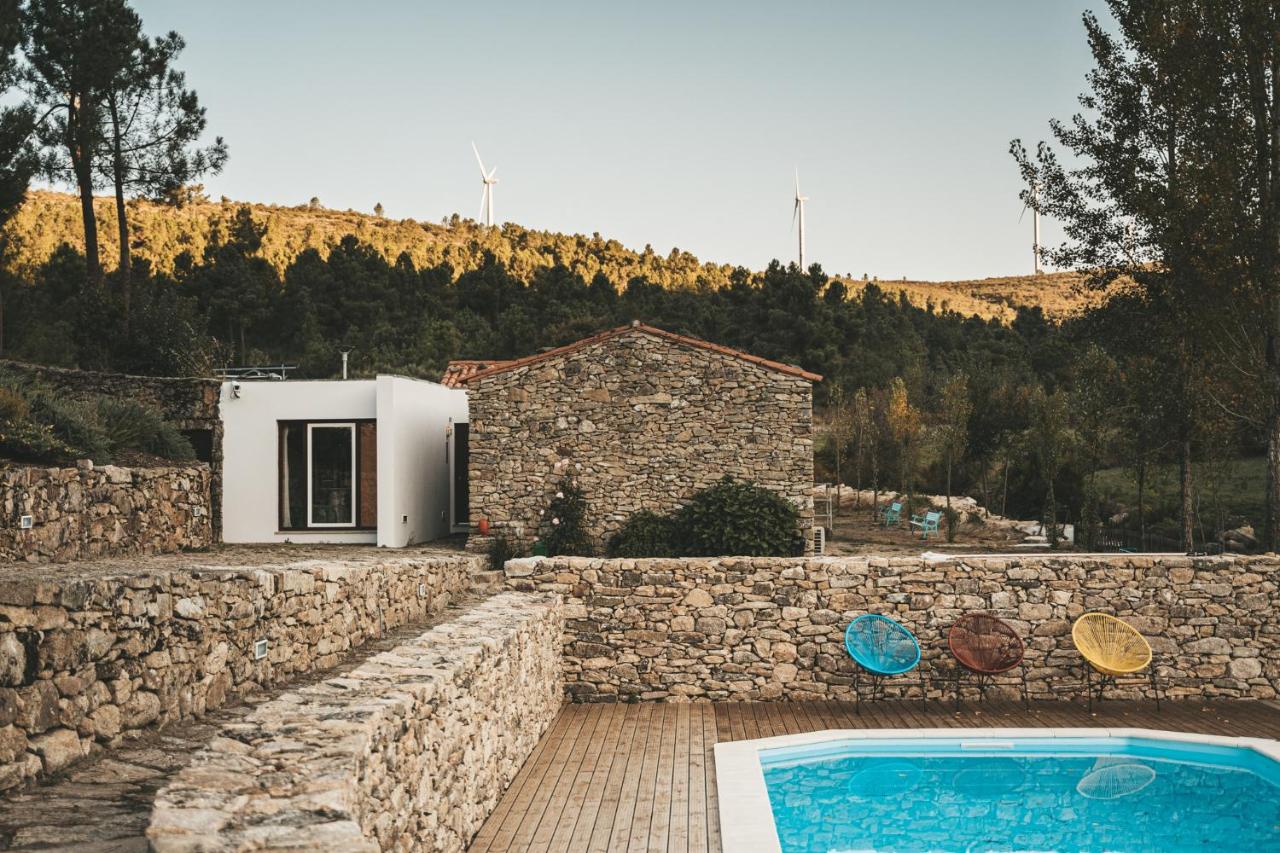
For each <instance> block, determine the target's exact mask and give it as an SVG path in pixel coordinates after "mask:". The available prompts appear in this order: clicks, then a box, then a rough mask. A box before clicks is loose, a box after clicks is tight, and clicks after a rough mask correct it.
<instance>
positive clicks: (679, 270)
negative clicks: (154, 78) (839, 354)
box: [9, 191, 1100, 322]
mask: <svg viewBox="0 0 1280 853" xmlns="http://www.w3.org/2000/svg"><path fill="white" fill-rule="evenodd" d="M238 206H239V203H237V202H231V201H222V202H214V201H200V202H195V203H192V204H188V205H186V206H184V207H181V208H175V207H170V206H167V205H160V204H155V203H152V202H147V201H132V202H130V210H131V219H130V221H131V225H132V229H133V234H134V236H133V243H134V252H135V256H136V257H139V258H144V259H146V260H147V261H149V262H150V263H151V265H152V266H153V268H154V269H156V270H157V271H160V272H169V271H171V270H172V269H173V268H174V264H175V262H176V261H177V259H178V257H179V256H180V255H181V254H182V253H183V252H189V253H190V254H191V256H192V257H193V258H194V259H199V258H200V257H201V256H202V255H203V252H204V249H205V247H206V246H207V245H208V243H209V241H210V238H211V236H212V235H213V234H214V233H215V231H216V230H217V229H218V228H219V227H220V225H221V223H222V222H224V221H225V220H226V219H227V217H228V216H229V215H230V213H231V212H232V211H233V210H234V209H235V208H236V207H238ZM251 208H252V210H253V212H254V217H255V219H257V220H259V221H262V222H265V223H266V224H267V234H266V238H265V240H264V243H263V247H262V251H261V254H262V256H263V257H264V258H265V259H266V260H267V261H268V262H269V263H271V264H272V265H273V266H275V267H276V269H277V270H280V271H283V270H284V269H285V268H286V267H287V266H288V265H289V264H290V263H291V262H292V261H293V259H294V258H295V257H297V255H298V254H299V253H301V252H303V251H305V250H306V249H315V250H317V251H319V252H320V254H321V255H322V256H327V255H328V253H329V250H330V249H331V248H332V247H333V246H335V245H336V244H337V243H338V241H339V240H341V239H342V238H343V237H344V236H346V235H348V234H353V235H355V236H356V237H357V238H358V239H359V240H360V241H361V242H363V243H366V244H368V245H370V246H372V247H374V248H375V249H377V250H378V251H379V252H380V253H381V254H382V255H384V256H385V257H386V258H387V259H388V260H391V261H394V260H395V259H396V258H398V257H399V256H400V255H402V254H406V255H408V257H409V258H410V259H412V261H413V263H414V265H415V266H417V267H419V268H421V267H425V266H434V265H437V264H440V263H442V262H448V263H449V264H450V265H451V266H452V267H453V269H454V272H455V274H460V273H462V272H466V271H468V270H471V269H475V268H476V267H477V266H478V265H479V262H480V259H481V258H482V257H483V253H484V252H485V251H490V252H492V253H493V254H494V255H495V256H496V257H497V258H498V260H500V261H501V262H503V263H504V264H505V265H506V267H507V268H508V269H509V270H510V271H511V272H512V273H513V274H515V275H516V276H517V277H518V278H521V279H523V280H529V279H530V278H531V276H532V274H533V273H534V272H535V271H537V270H538V269H541V268H546V267H550V266H554V265H555V264H557V263H559V264H563V265H564V266H566V267H568V268H569V269H571V270H572V271H573V272H575V273H576V274H578V275H580V276H582V278H583V279H584V280H587V281H590V280H591V279H592V278H593V277H594V276H595V275H596V274H597V273H604V275H605V276H607V277H608V278H609V279H610V280H611V281H613V282H614V283H615V284H617V285H624V284H625V283H626V282H627V281H628V280H630V279H631V278H633V277H636V276H644V277H646V278H647V279H648V280H649V281H651V282H654V283H656V284H659V285H662V286H663V287H667V288H686V287H696V286H700V285H702V286H708V287H712V288H719V287H721V286H724V285H726V284H728V283H729V281H730V276H731V274H732V272H733V269H734V268H733V267H732V266H730V265H727V264H712V263H701V262H699V260H698V259H697V258H696V257H694V256H693V255H691V254H689V253H687V252H680V251H679V250H673V251H672V252H671V253H670V254H668V255H658V254H655V253H654V252H653V251H652V250H651V249H649V248H648V247H646V248H645V250H644V251H641V252H637V251H634V250H632V249H628V248H626V247H624V246H623V245H622V244H621V243H619V242H618V241H616V240H608V239H605V238H602V237H601V236H599V235H598V234H597V235H592V236H590V237H587V236H582V235H564V234H558V233H553V232H547V231H534V230H529V229H525V228H522V227H520V226H518V225H514V224H507V225H504V226H503V227H502V228H501V230H498V229H494V230H489V229H485V228H482V227H480V226H478V225H477V224H475V223H474V222H472V221H470V220H463V219H455V220H451V221H450V222H448V223H443V224H437V223H430V222H417V221H415V220H412V219H402V220H393V219H385V218H382V217H378V216H374V215H371V214H364V213H357V212H355V211H338V210H329V209H326V208H311V207H307V206H300V207H280V206H276V205H264V204H253V205H251ZM96 209H97V213H98V222H99V233H98V237H99V241H100V243H101V249H102V260H103V263H104V264H105V265H106V266H107V268H108V269H110V268H112V267H113V266H114V264H115V258H116V254H117V252H118V249H117V240H116V217H115V207H114V203H113V202H112V200H111V199H109V198H101V199H98V200H97V202H96ZM9 233H10V236H11V238H12V239H13V243H14V247H13V249H12V251H11V257H12V260H11V266H12V267H13V268H14V271H15V272H16V273H17V274H18V275H19V276H21V277H23V278H27V279H30V278H32V277H33V273H34V271H35V269H36V268H37V267H39V266H40V265H41V264H43V263H44V262H45V261H46V260H47V259H48V258H49V256H50V255H51V254H52V253H53V252H54V250H55V249H57V247H58V246H59V245H61V244H62V243H68V244H70V245H72V246H73V247H76V248H82V247H83V236H82V232H81V225H80V212H79V205H78V203H77V202H76V199H75V197H74V196H71V195H68V194H64V193H55V192H47V191H34V192H32V193H31V194H30V196H29V198H28V200H27V202H26V204H25V205H24V206H23V208H22V210H21V211H20V212H19V213H18V215H17V216H16V217H15V218H14V220H13V222H12V223H10V226H9ZM833 277H834V278H839V279H840V280H842V281H844V282H845V284H846V286H847V287H848V288H849V289H850V291H851V292H854V293H857V292H860V291H861V290H862V289H864V288H865V287H866V286H867V284H868V282H865V281H863V280H861V279H849V278H844V277H842V276H838V275H837V276H833ZM1081 278H1082V277H1081V276H1080V275H1079V274H1077V273H1051V274H1046V275H1042V276H1016V277H1007V278H988V279H981V280H976V281H942V282H927V281H901V280H897V281H875V284H876V285H877V286H879V287H880V288H881V289H883V290H885V291H887V292H889V293H893V294H897V293H905V294H906V296H907V298H908V299H909V300H910V301H911V302H912V303H913V304H915V305H918V306H921V307H923V306H925V305H926V304H933V305H934V306H936V307H938V308H942V307H947V308H950V309H951V310H954V311H957V312H960V313H962V314H966V315H968V314H975V315H977V316H980V317H983V318H985V319H992V318H995V319H999V320H1001V321H1004V322H1008V321H1010V320H1012V319H1013V317H1014V316H1015V314H1016V312H1017V309H1018V308H1019V307H1023V306H1027V307H1034V306H1039V307H1040V308H1041V309H1042V310H1043V311H1044V312H1045V314H1046V315H1047V316H1049V317H1051V318H1054V319H1061V318H1064V317H1066V316H1069V315H1071V314H1073V313H1076V312H1078V311H1080V310H1081V309H1082V308H1084V307H1085V306H1087V305H1090V304H1095V303H1096V302H1097V301H1099V299H1100V297H1099V296H1098V295H1097V294H1092V293H1087V292H1083V291H1082V289H1081V288H1080V287H1079V284H1080V282H1081Z"/></svg>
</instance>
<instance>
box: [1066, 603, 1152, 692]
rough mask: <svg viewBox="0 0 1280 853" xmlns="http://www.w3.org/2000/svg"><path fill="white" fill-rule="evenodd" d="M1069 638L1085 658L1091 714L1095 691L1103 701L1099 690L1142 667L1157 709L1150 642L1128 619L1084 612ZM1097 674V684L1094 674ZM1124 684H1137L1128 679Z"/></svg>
mask: <svg viewBox="0 0 1280 853" xmlns="http://www.w3.org/2000/svg"><path fill="white" fill-rule="evenodd" d="M1071 640H1072V642H1074V643H1075V645H1076V649H1077V650H1078V651H1079V652H1080V655H1081V656H1082V657H1083V658H1084V660H1085V667H1084V682H1085V692H1086V694H1087V695H1088V697H1089V713H1093V701H1094V696H1095V694H1096V695H1097V699H1098V701H1099V702H1101V701H1102V691H1103V690H1105V689H1106V688H1107V687H1108V686H1115V685H1116V684H1118V683H1119V679H1120V678H1123V677H1125V676H1136V675H1137V674H1138V673H1140V672H1142V671H1143V670H1144V669H1145V670H1147V678H1146V679H1144V680H1147V681H1150V683H1151V692H1152V693H1153V694H1154V695H1155V698H1156V710H1160V685H1159V683H1158V682H1157V680H1156V667H1155V664H1154V663H1153V662H1152V659H1151V644H1150V643H1148V642H1147V640H1146V638H1145V637H1143V636H1142V634H1140V633H1138V629H1137V628H1134V627H1133V626H1132V625H1130V624H1129V623H1128V622H1125V621H1124V620H1122V619H1117V618H1116V617H1114V616H1111V615H1109V614H1106V613H1086V614H1084V615H1083V616H1081V617H1080V618H1079V619H1077V620H1076V623H1075V624H1074V625H1072V626H1071ZM1095 673H1096V674H1097V675H1098V684H1097V687H1096V688H1095V687H1094V684H1093V676H1094V674H1095ZM1127 683H1130V684H1134V683H1138V682H1137V681H1136V680H1135V679H1130V680H1129V681H1128V682H1127Z"/></svg>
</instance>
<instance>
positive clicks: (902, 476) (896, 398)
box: [886, 376, 921, 496]
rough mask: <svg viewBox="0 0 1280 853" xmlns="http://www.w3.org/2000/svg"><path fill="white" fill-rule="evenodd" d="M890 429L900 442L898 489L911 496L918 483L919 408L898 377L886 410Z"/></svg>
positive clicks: (894, 379)
mask: <svg viewBox="0 0 1280 853" xmlns="http://www.w3.org/2000/svg"><path fill="white" fill-rule="evenodd" d="M886 420H887V422H888V426H889V432H890V433H891V434H892V435H893V439H894V441H895V442H896V443H897V445H898V463H899V464H898V470H899V477H898V483H899V485H898V489H899V491H901V492H902V493H903V494H905V495H908V496H909V495H910V494H911V491H912V489H913V487H914V485H915V469H916V454H917V453H918V450H919V448H918V447H917V444H918V439H919V437H920V427H921V418H920V410H919V409H917V408H916V407H915V406H913V405H912V404H911V399H910V397H909V396H908V395H907V383H906V382H905V381H904V380H903V378H902V377H901V376H895V377H894V378H893V382H892V383H891V384H890V386H889V408H888V412H887V413H886Z"/></svg>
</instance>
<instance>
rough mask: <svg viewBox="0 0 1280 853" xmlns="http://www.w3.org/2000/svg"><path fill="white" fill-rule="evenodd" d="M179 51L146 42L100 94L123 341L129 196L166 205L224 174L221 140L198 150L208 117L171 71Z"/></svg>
mask: <svg viewBox="0 0 1280 853" xmlns="http://www.w3.org/2000/svg"><path fill="white" fill-rule="evenodd" d="M184 46H185V43H184V42H183V40H182V37H181V36H180V35H178V34H177V33H175V32H170V33H169V34H168V35H165V36H160V37H157V38H156V39H154V40H150V41H148V40H147V39H145V38H143V39H142V40H140V41H139V42H138V43H137V45H136V49H135V50H134V52H133V54H132V55H131V56H130V57H129V62H128V63H127V64H126V65H125V66H124V67H122V68H121V69H120V70H119V73H117V74H116V76H115V77H114V78H113V79H112V80H111V84H110V86H109V87H108V88H107V90H106V92H105V94H104V108H103V113H104V114H103V120H104V122H105V127H104V128H103V132H102V143H103V151H102V156H101V157H100V158H99V159H98V168H99V170H100V172H101V173H102V176H103V178H104V179H105V180H107V181H108V182H109V183H110V185H111V187H112V189H113V190H114V192H115V200H116V224H117V227H118V228H119V239H120V262H119V279H120V291H121V301H122V308H123V313H124V329H125V333H126V334H128V331H129V318H130V304H131V301H132V298H131V294H132V272H133V264H132V258H131V246H130V238H129V213H128V207H127V206H126V205H125V196H126V194H135V195H143V196H148V197H151V198H159V199H164V198H169V197H171V196H172V195H173V194H174V193H175V192H176V191H177V189H178V188H179V187H183V186H186V185H187V184H188V183H190V182H191V181H193V180H195V179H196V178H199V177H202V176H203V175H205V174H206V173H214V174H216V173H217V172H219V171H221V170H222V166H223V164H224V163H225V162H226V159H227V146H226V144H225V143H224V142H223V140H222V138H221V137H218V138H216V139H215V140H214V142H213V143H212V144H211V145H208V146H204V147H201V146H200V145H198V142H199V139H200V136H201V134H202V133H203V132H204V129H205V126H206V124H207V121H206V119H205V110H204V107H202V106H200V101H199V98H197V97H196V93H195V92H194V91H191V90H190V89H188V88H187V87H186V78H185V76H184V75H183V73H182V72H181V71H178V70H177V69H175V68H174V67H173V63H174V60H175V59H176V58H177V56H178V54H179V53H181V52H182V49H183V47H184Z"/></svg>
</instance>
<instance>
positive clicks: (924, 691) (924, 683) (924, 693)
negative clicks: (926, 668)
mask: <svg viewBox="0 0 1280 853" xmlns="http://www.w3.org/2000/svg"><path fill="white" fill-rule="evenodd" d="M920 708H921V710H924V711H927V710H929V678H928V676H926V675H925V674H924V673H923V672H921V673H920Z"/></svg>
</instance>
